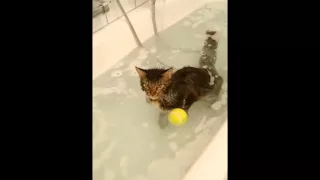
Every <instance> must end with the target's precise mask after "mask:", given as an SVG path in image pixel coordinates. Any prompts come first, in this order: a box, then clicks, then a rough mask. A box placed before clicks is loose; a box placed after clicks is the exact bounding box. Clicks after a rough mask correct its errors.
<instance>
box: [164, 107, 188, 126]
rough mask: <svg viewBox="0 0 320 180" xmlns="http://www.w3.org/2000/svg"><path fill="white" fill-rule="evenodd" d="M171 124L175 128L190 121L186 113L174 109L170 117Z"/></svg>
mask: <svg viewBox="0 0 320 180" xmlns="http://www.w3.org/2000/svg"><path fill="white" fill-rule="evenodd" d="M168 119H169V122H170V123H171V124H173V125H175V126H181V125H183V124H185V123H186V122H187V120H188V114H187V113H186V111H184V110H183V109H180V108H176V109H173V110H172V111H171V112H170V113H169V116H168Z"/></svg>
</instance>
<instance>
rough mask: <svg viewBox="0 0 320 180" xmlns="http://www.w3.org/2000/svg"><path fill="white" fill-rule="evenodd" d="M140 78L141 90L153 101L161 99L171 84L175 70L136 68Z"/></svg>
mask: <svg viewBox="0 0 320 180" xmlns="http://www.w3.org/2000/svg"><path fill="white" fill-rule="evenodd" d="M136 71H137V73H138V74H139V77H140V85H141V89H142V90H143V91H144V92H145V93H146V95H147V97H148V98H150V99H151V100H156V99H159V97H161V96H162V94H163V92H164V91H165V90H166V88H167V87H168V86H169V84H170V79H171V76H172V74H173V69H172V68H169V69H160V68H152V69H141V68H138V67H136Z"/></svg>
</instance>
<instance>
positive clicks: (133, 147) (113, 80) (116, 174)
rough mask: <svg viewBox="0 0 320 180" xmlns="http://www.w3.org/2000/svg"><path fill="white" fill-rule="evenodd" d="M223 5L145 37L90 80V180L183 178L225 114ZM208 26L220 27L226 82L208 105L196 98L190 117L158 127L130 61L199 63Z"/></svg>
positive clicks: (134, 63)
mask: <svg viewBox="0 0 320 180" xmlns="http://www.w3.org/2000/svg"><path fill="white" fill-rule="evenodd" d="M226 7H227V5H226V2H216V3H212V4H208V5H206V6H204V7H202V8H201V9H199V10H196V11H195V12H193V13H191V14H190V15H189V16H187V17H185V18H184V19H183V20H181V21H179V22H178V23H176V24H175V25H173V26H171V27H170V28H168V29H166V30H165V31H163V32H161V34H160V36H161V38H160V40H159V39H158V40H156V39H155V38H151V39H149V40H148V41H147V42H145V43H144V46H145V47H146V49H147V50H141V49H138V48H137V49H135V50H133V51H132V52H131V53H130V54H128V56H127V57H125V58H124V59H122V60H120V61H118V63H117V64H116V65H115V66H113V67H112V68H111V69H110V70H108V71H107V72H105V73H104V74H102V75H101V76H99V77H98V78H96V79H95V80H94V81H93V178H94V180H181V179H183V176H184V175H185V174H186V172H187V171H188V169H189V168H190V167H191V165H192V164H193V163H194V161H195V160H196V159H197V158H198V157H199V155H200V154H201V153H202V151H203V150H204V148H205V147H206V145H207V144H208V143H209V142H210V141H211V139H212V138H213V137H214V135H215V134H216V133H217V131H218V130H219V128H220V127H221V125H222V124H223V122H224V121H226V119H227V113H226V112H227V8H226ZM208 29H211V30H214V29H216V30H219V31H220V32H221V39H220V41H219V47H218V50H217V52H218V58H217V64H216V66H217V70H218V72H219V73H220V74H221V75H222V76H223V77H224V80H225V83H224V86H223V89H222V91H221V96H220V100H219V101H218V102H217V103H215V104H214V105H213V106H212V108H209V107H207V106H206V105H205V104H204V103H201V102H197V103H195V104H194V105H193V106H192V107H191V109H190V116H189V119H188V122H187V123H186V124H185V125H183V126H181V127H175V126H173V125H170V124H169V126H168V127H167V128H166V129H160V128H159V126H158V122H157V119H158V115H159V112H158V110H157V109H156V108H155V107H153V106H152V105H150V104H147V103H146V101H145V96H144V93H143V92H142V91H141V88H140V84H139V78H138V75H137V73H136V71H135V68H134V66H139V67H163V65H161V64H159V61H157V60H160V61H161V62H163V63H164V64H166V65H169V66H173V67H175V68H180V67H182V66H186V65H191V66H197V64H198V59H199V57H200V53H199V51H200V50H201V48H202V45H203V42H204V38H205V34H204V32H205V31H206V30H208Z"/></svg>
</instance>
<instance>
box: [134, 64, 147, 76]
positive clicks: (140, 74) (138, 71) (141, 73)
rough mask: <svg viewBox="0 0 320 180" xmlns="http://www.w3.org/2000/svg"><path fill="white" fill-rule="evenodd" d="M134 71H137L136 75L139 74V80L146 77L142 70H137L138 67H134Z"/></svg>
mask: <svg viewBox="0 0 320 180" xmlns="http://www.w3.org/2000/svg"><path fill="white" fill-rule="evenodd" d="M136 71H137V73H138V74H139V76H140V78H143V77H145V76H146V72H145V71H144V69H141V68H138V67H137V66H136Z"/></svg>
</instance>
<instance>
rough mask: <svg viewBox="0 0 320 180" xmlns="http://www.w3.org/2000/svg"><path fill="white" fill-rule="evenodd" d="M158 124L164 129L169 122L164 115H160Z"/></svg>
mask: <svg viewBox="0 0 320 180" xmlns="http://www.w3.org/2000/svg"><path fill="white" fill-rule="evenodd" d="M158 124H159V127H160V128H161V129H164V128H166V127H167V126H168V124H169V121H168V119H167V118H166V116H165V115H164V114H160V115H159V119H158Z"/></svg>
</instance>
